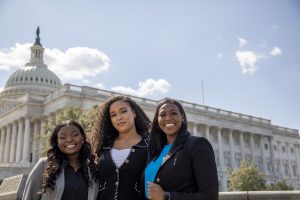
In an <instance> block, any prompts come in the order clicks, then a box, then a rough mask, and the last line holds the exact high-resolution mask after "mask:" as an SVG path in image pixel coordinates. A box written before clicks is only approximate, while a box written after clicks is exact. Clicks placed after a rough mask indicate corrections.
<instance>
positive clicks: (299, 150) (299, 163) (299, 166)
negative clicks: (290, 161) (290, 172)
mask: <svg viewBox="0 0 300 200" xmlns="http://www.w3.org/2000/svg"><path fill="white" fill-rule="evenodd" d="M295 154H296V159H297V169H298V178H299V177H300V159H299V157H300V148H299V144H297V145H295Z"/></svg>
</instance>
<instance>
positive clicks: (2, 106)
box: [0, 100, 21, 115]
mask: <svg viewBox="0 0 300 200" xmlns="http://www.w3.org/2000/svg"><path fill="white" fill-rule="evenodd" d="M20 104H21V102H17V101H13V100H0V115H3V114H5V113H7V112H9V111H10V110H12V109H14V108H15V107H17V106H18V105H20Z"/></svg>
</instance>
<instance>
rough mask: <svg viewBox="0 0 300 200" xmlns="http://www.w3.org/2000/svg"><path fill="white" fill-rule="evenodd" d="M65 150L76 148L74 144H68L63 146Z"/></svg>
mask: <svg viewBox="0 0 300 200" xmlns="http://www.w3.org/2000/svg"><path fill="white" fill-rule="evenodd" d="M65 147H66V148H70V149H71V148H75V147H76V144H68V145H65Z"/></svg>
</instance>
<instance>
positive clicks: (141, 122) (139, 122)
mask: <svg viewBox="0 0 300 200" xmlns="http://www.w3.org/2000/svg"><path fill="white" fill-rule="evenodd" d="M116 101H123V102H126V103H128V104H129V106H130V107H131V109H132V110H133V111H134V112H135V114H136V117H135V119H134V124H135V127H136V130H137V133H138V134H140V135H142V134H146V133H147V134H148V131H149V128H150V126H151V121H150V119H149V118H148V116H147V115H146V113H145V112H144V111H143V109H142V108H141V107H140V106H139V105H138V104H137V103H136V102H135V101H134V100H132V99H131V98H129V97H127V96H115V97H112V98H110V99H108V100H107V101H106V102H104V103H103V104H101V105H100V106H99V107H98V109H99V110H98V115H97V120H96V122H95V124H94V128H93V131H92V135H91V139H90V141H91V143H92V147H93V152H94V153H95V154H96V156H97V157H98V158H99V157H100V152H101V148H102V146H111V145H112V144H113V142H114V141H115V139H116V138H117V137H118V136H119V132H118V131H117V129H115V128H114V126H113V124H112V122H111V119H110V114H109V108H110V106H111V104H113V103H114V102H116Z"/></svg>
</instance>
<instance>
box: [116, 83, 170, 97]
mask: <svg viewBox="0 0 300 200" xmlns="http://www.w3.org/2000/svg"><path fill="white" fill-rule="evenodd" d="M170 88H171V85H170V84H169V83H168V82H167V81H166V80H164V79H159V80H157V81H156V80H154V79H147V80H146V81H141V82H139V87H138V89H137V90H135V89H132V88H130V87H124V86H117V87H113V88H112V90H113V91H115V92H120V93H123V94H130V95H134V96H139V97H148V96H153V95H160V94H166V93H167V92H168V91H169V90H170Z"/></svg>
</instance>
